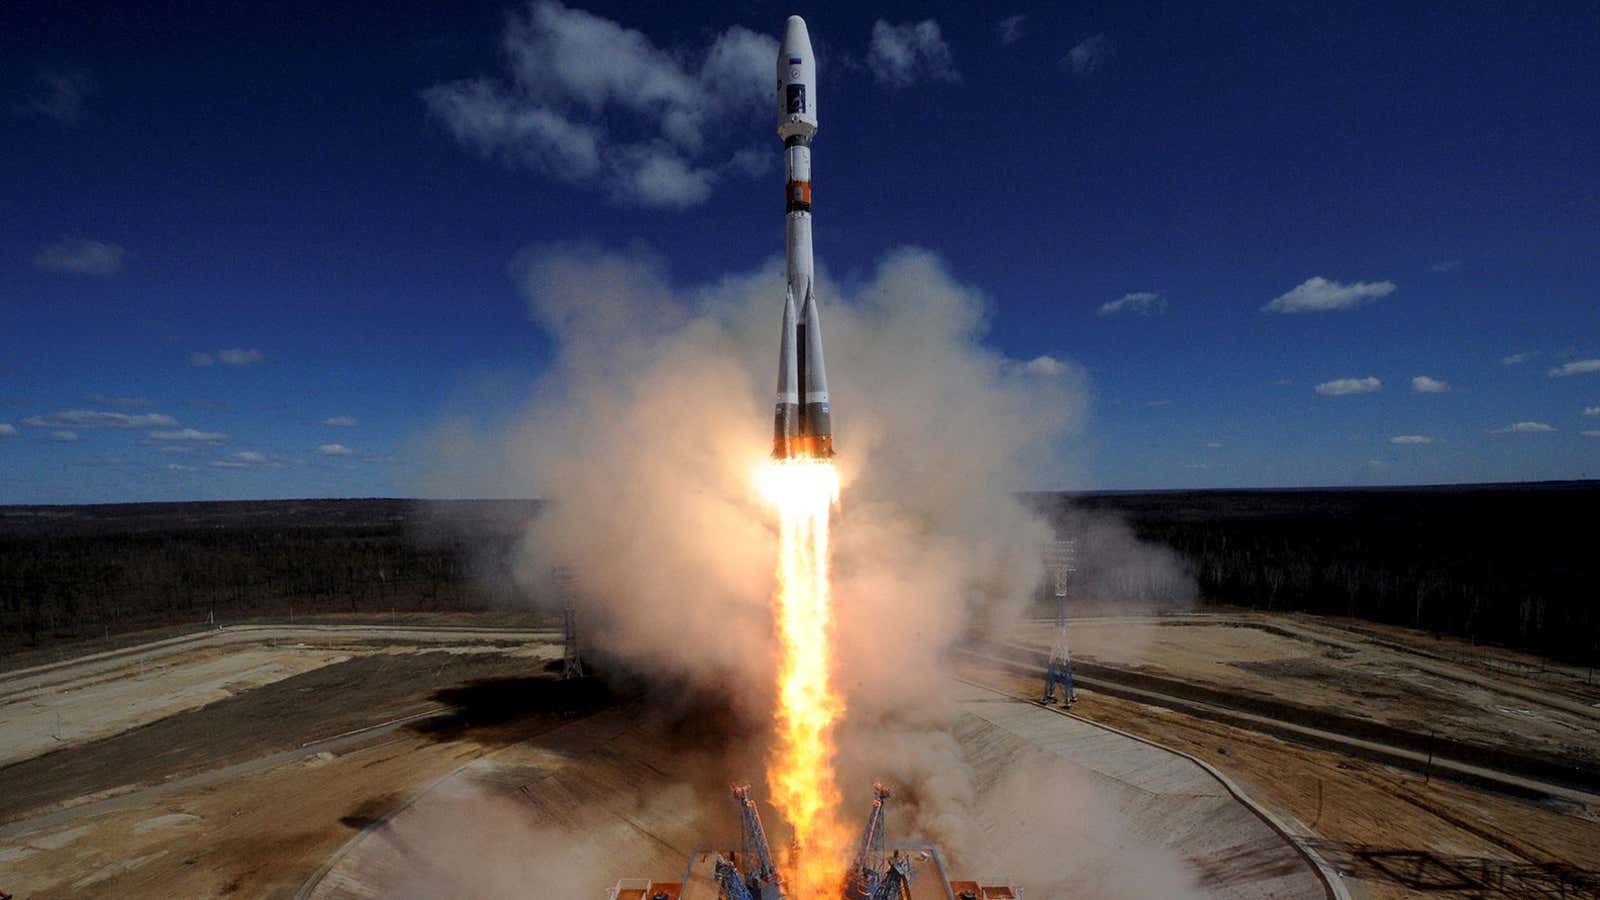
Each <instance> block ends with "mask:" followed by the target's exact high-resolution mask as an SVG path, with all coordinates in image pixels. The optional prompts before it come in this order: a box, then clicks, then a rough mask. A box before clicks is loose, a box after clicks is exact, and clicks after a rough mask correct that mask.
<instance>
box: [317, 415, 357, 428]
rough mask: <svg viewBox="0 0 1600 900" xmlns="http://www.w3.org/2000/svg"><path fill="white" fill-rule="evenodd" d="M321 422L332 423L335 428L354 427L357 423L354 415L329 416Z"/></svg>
mask: <svg viewBox="0 0 1600 900" xmlns="http://www.w3.org/2000/svg"><path fill="white" fill-rule="evenodd" d="M322 424H324V425H332V426H334V427H335V428H354V427H356V425H357V424H358V423H357V422H356V420H355V417H354V416H329V417H328V418H326V419H323V420H322Z"/></svg>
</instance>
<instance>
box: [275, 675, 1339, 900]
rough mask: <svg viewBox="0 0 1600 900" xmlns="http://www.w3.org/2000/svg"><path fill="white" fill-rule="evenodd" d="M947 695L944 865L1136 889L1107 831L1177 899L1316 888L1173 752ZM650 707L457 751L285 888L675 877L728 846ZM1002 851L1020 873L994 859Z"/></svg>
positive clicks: (1089, 888) (1028, 881) (1038, 894)
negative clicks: (1016, 797)
mask: <svg viewBox="0 0 1600 900" xmlns="http://www.w3.org/2000/svg"><path fill="white" fill-rule="evenodd" d="M949 690H950V692H951V693H952V695H953V696H954V698H955V702H956V709H957V713H956V715H955V717H954V719H953V720H952V722H951V725H950V733H951V735H952V736H953V737H954V738H955V740H956V743H957V744H958V745H959V747H960V752H961V755H962V756H963V758H964V759H963V761H964V763H965V764H966V765H967V766H968V767H970V770H971V774H972V780H973V782H974V784H975V786H976V796H975V797H974V799H973V802H972V804H971V806H972V808H971V809H970V810H961V811H960V812H962V813H964V814H968V815H970V816H971V818H972V825H973V828H972V829H971V832H972V834H973V835H974V836H975V842H976V846H967V847H959V848H957V847H942V848H940V849H941V850H942V852H943V853H944V854H945V856H946V858H947V860H950V859H953V861H952V862H951V864H950V868H951V869H954V870H958V871H969V870H977V871H974V874H985V875H987V874H990V873H993V874H1011V875H1013V876H1014V880H1016V881H1018V882H1019V883H1020V885H1021V887H1022V888H1024V890H1025V891H1027V893H1028V896H1030V897H1035V898H1046V897H1056V896H1078V895H1081V896H1100V897H1107V896H1137V895H1138V889H1137V888H1136V887H1134V886H1133V885H1131V884H1119V883H1118V880H1119V878H1121V877H1122V876H1123V875H1125V874H1126V873H1121V872H1119V868H1118V867H1119V866H1121V865H1122V860H1119V859H1117V858H1115V857H1114V855H1113V848H1112V847H1111V846H1110V845H1107V844H1100V843H1098V842H1095V841H1082V840H1076V839H1075V838H1081V836H1082V833H1083V832H1082V829H1083V828H1085V827H1087V826H1091V825H1092V827H1093V828H1094V829H1095V830H1097V831H1099V832H1102V833H1105V834H1109V835H1115V836H1116V840H1117V841H1118V842H1120V844H1119V846H1117V847H1116V848H1115V852H1116V853H1119V854H1120V853H1125V852H1126V851H1127V846H1126V845H1127V844H1129V843H1135V844H1138V843H1142V844H1144V845H1145V846H1146V847H1147V848H1148V849H1150V850H1151V851H1152V852H1158V853H1162V854H1164V855H1165V857H1166V858H1170V859H1172V860H1175V861H1177V863H1178V865H1179V866H1180V867H1181V869H1182V870H1183V877H1184V879H1185V880H1187V881H1188V882H1189V885H1188V890H1189V891H1190V893H1191V894H1192V895H1193V896H1197V897H1240V898H1254V897H1261V898H1265V897H1278V898H1297V897H1299V898H1311V897H1327V896H1333V895H1334V893H1333V891H1332V889H1330V887H1329V886H1328V885H1327V884H1326V883H1325V882H1324V881H1323V877H1322V875H1321V874H1319V872H1318V870H1317V868H1316V866H1315V865H1313V863H1312V862H1311V860H1310V859H1308V858H1307V857H1306V856H1305V855H1304V854H1303V852H1302V851H1301V850H1300V849H1298V848H1297V847H1296V846H1295V845H1294V844H1293V843H1291V842H1290V840H1289V839H1288V838H1286V837H1285V836H1284V835H1283V834H1282V833H1280V832H1279V831H1278V830H1275V829H1274V828H1273V827H1272V826H1270V825H1269V824H1268V823H1267V822H1266V821H1264V820H1263V819H1262V818H1261V816H1259V815H1258V814H1257V813H1256V812H1255V811H1254V810H1252V809H1251V808H1250V807H1249V806H1247V805H1246V804H1245V803H1243V802H1241V800H1240V799H1239V798H1237V797H1236V796H1234V794H1233V793H1231V792H1230V791H1229V789H1228V788H1227V786H1226V785H1225V784H1224V783H1223V782H1222V781H1220V780H1219V779H1218V778H1217V777H1216V776H1214V775H1213V774H1212V773H1211V772H1209V771H1208V770H1207V769H1205V768H1203V767H1202V766H1200V765H1199V764H1197V763H1195V762H1194V761H1192V760H1190V759H1188V758H1187V757H1184V756H1182V755H1179V754H1176V753H1172V752H1169V751H1166V750H1163V749H1162V748H1159V747H1155V746H1152V745H1150V744H1146V743H1143V742H1141V741H1138V740H1136V739H1133V738H1130V737H1127V736H1124V735H1121V734H1119V733H1117V732H1114V731H1110V730H1107V729H1104V728H1101V727H1099V726H1096V725H1093V724H1091V723H1088V722H1084V721H1081V720H1077V719H1072V718H1068V717H1065V716H1062V715H1060V714H1058V713H1056V712H1054V711H1051V710H1047V709H1043V708H1040V707H1039V706H1037V705H1034V704H1030V703H1026V702H1021V701H1017V700H1014V699H1011V698H1007V697H1003V696H1001V695H999V694H996V693H994V692H991V691H988V690H986V689H983V688H980V687H976V686H972V685H967V684H964V683H959V682H952V683H951V684H950V685H949ZM650 703H651V699H650V698H646V699H645V700H642V701H638V702H636V703H633V704H629V705H628V706H624V707H621V708H616V709H611V710H607V711H605V712H603V713H600V714H598V715H595V716H593V717H590V718H587V719H583V720H580V721H576V722H573V723H571V724H569V725H566V726H564V727H562V728H560V729H557V730H555V731H553V732H550V733H548V734H547V735H544V736H542V737H540V738H537V739H535V740H533V741H530V742H527V743H524V744H517V745H513V746H510V747H506V748H504V749H502V750H500V751H498V752H496V753H494V754H493V755H491V756H489V757H485V758H482V759H479V760H477V761H475V762H472V763H469V764H468V765H466V766H464V767H462V768H461V769H459V770H457V771H456V772H454V773H453V774H451V775H450V776H447V777H446V778H444V779H442V780H441V781H439V782H437V783H435V784H434V785H433V786H431V787H429V788H428V789H426V790H425V791H423V792H422V793H421V794H420V795H418V796H417V797H415V798H413V799H412V800H411V801H410V802H409V803H407V804H405V805H404V806H403V807H402V808H401V809H399V810H398V811H397V812H395V813H393V814H391V815H390V816H387V817H385V818H382V819H380V820H378V821H374V822H372V823H371V824H369V825H368V826H367V827H366V828H365V829H364V830H363V831H361V832H360V833H359V834H358V835H356V836H355V837H354V838H352V840H351V841H350V842H349V843H348V844H347V845H346V846H345V847H344V848H343V849H342V850H341V851H340V852H339V853H338V854H337V855H336V856H335V857H334V858H333V859H332V860H330V861H329V863H328V865H327V866H326V867H325V868H324V870H323V871H322V872H320V873H318V874H317V875H316V876H315V877H313V878H312V879H311V880H310V881H309V882H308V883H307V884H306V885H305V886H304V887H303V888H302V890H301V891H300V892H299V896H301V897H305V898H319V900H320V898H327V900H334V898H341V900H342V898H357V897H373V896H385V897H411V896H415V897H420V896H433V895H437V894H436V893H434V892H436V891H438V890H448V889H449V888H451V887H452V886H455V887H457V888H461V887H462V886H464V885H470V887H471V891H472V893H473V896H483V897H494V896H502V895H503V896H507V897H511V896H519V897H521V896H529V893H528V891H529V890H530V889H533V890H535V892H536V893H538V894H539V895H541V896H562V897H568V896H572V897H581V896H587V897H594V898H596V900H599V898H601V897H604V896H605V892H606V891H607V889H609V888H610V887H611V886H612V885H613V884H615V883H616V882H617V880H618V879H619V878H626V877H649V878H655V879H659V880H663V881H668V880H677V879H679V878H681V877H682V874H683V872H684V869H685V864H686V861H687V860H688V859H689V858H690V855H691V853H692V852H693V851H694V850H695V849H696V848H704V847H706V846H707V845H708V844H714V843H715V842H717V841H718V840H721V841H722V842H725V843H727V844H728V845H729V846H732V845H734V844H735V843H736V841H737V838H738V823H737V821H736V818H735V811H734V809H733V807H732V804H731V802H729V801H727V800H726V798H725V797H724V796H720V795H719V796H717V797H715V798H696V797H695V796H694V795H693V792H692V791H691V790H690V789H689V788H687V787H686V785H687V784H688V783H690V782H692V781H697V780H703V776H704V773H703V772H696V771H694V767H695V766H696V765H697V764H701V765H703V764H704V760H703V759H698V760H697V759H696V758H694V757H692V756H690V757H684V756H677V755H670V754H659V753H654V752H652V751H653V748H654V746H655V745H654V743H653V741H652V739H651V735H650V734H649V733H648V729H649V727H650V726H649V725H648V723H647V717H646V716H645V715H644V714H643V713H644V710H645V709H646V708H648V705H649V704H650ZM1018 772H1028V773H1030V777H1031V778H1035V779H1039V780H1040V781H1041V782H1042V783H1059V784H1070V785H1072V786H1073V790H1074V791H1075V798H1076V802H1075V803H1074V805H1075V806H1078V807H1080V808H1079V809H1077V810H1062V815H1061V816H1060V817H1059V819H1060V821H1059V822H1050V821H1046V822H1041V821H1039V820H1037V818H1035V819H1033V820H1031V821H1021V820H1019V818H1018V817H1016V816H1011V815H1008V814H1007V810H1006V809H1005V803H1006V800H1005V790H1006V787H1005V786H1006V785H1007V783H1008V779H1010V778H1011V777H1012V776H1014V775H1015V774H1016V773H1018ZM1013 786H1014V785H1013ZM719 804H721V805H719ZM724 806H725V807H726V808H724ZM702 810H715V811H716V812H715V814H714V815H713V814H710V813H703V812H702ZM1075 813H1076V815H1077V816H1079V817H1082V816H1086V815H1092V816H1093V822H1092V823H1085V822H1082V821H1077V819H1076V818H1075V815H1074V814H1075ZM491 822H492V823H495V828H496V833H495V835H492V836H491V838H490V839H487V840H478V841H475V842H473V843H472V844H471V845H470V847H471V848H472V850H473V852H472V853H470V855H469V858H462V856H463V844H462V843H461V841H460V840H459V835H451V834H449V833H447V832H448V831H449V830H450V829H451V828H452V824H451V823H457V827H459V824H460V823H491ZM895 837H899V838H904V839H907V840H920V839H922V838H923V836H921V835H911V834H900V835H895ZM530 841H535V842H538V843H539V844H541V846H530V844H529V842H530ZM1019 861H1024V862H1026V867H1027V868H1028V870H1029V871H1028V872H1027V873H1026V875H1025V877H1016V876H1023V873H1020V872H1008V871H1007V868H1008V867H1012V868H1015V867H1016V866H1017V865H1018V862H1019ZM555 865H561V866H562V868H563V869H564V870H565V872H566V875H565V877H566V878H568V881H566V882H563V883H561V884H560V885H556V884H554V883H550V882H546V883H544V884H540V883H538V882H537V879H538V877H539V872H540V870H541V867H550V866H555ZM497 870H499V873H500V874H501V875H503V876H504V877H494V873H496V871H497ZM529 879H534V882H533V883H530V880H529ZM552 891H554V892H552Z"/></svg>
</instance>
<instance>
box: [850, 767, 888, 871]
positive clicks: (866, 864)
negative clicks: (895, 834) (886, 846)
mask: <svg viewBox="0 0 1600 900" xmlns="http://www.w3.org/2000/svg"><path fill="white" fill-rule="evenodd" d="M888 800H889V789H888V788H886V787H884V786H883V785H882V784H874V785H873V786H872V811H871V812H870V813H868V814H867V827H865V828H863V829H862V830H861V844H860V845H859V846H858V847H857V848H856V855H855V859H853V860H852V861H851V863H850V871H849V873H848V874H847V875H846V876H845V888H844V895H845V900H871V898H872V897H873V896H874V892H875V891H876V890H877V888H878V885H879V883H880V882H881V881H882V880H883V866H884V862H885V860H884V851H883V832H884V828H885V827H886V825H885V823H884V815H885V814H886V813H887V811H888V809H887V807H888Z"/></svg>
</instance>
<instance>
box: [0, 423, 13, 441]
mask: <svg viewBox="0 0 1600 900" xmlns="http://www.w3.org/2000/svg"><path fill="white" fill-rule="evenodd" d="M16 436H17V426H15V425H12V424H11V423H9V422H0V438H8V437H16Z"/></svg>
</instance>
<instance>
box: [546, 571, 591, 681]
mask: <svg viewBox="0 0 1600 900" xmlns="http://www.w3.org/2000/svg"><path fill="white" fill-rule="evenodd" d="M550 577H551V580H553V581H554V582H555V584H556V592H557V593H558V594H560V596H561V618H562V628H563V630H564V631H565V632H566V638H567V647H566V652H565V655H564V656H563V657H562V660H561V679H562V680H563V681H565V680H567V679H569V678H582V677H583V656H582V655H581V654H579V653H578V587H577V578H576V577H575V576H574V575H573V574H572V569H571V568H569V567H567V566H556V567H555V568H553V569H551V570H550Z"/></svg>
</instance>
